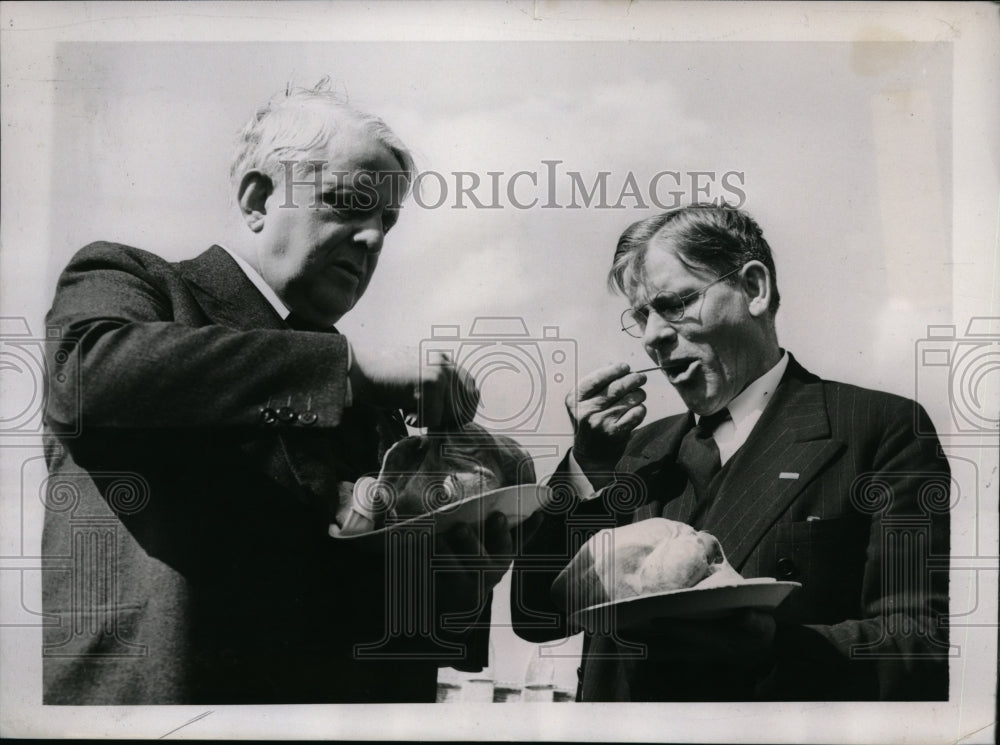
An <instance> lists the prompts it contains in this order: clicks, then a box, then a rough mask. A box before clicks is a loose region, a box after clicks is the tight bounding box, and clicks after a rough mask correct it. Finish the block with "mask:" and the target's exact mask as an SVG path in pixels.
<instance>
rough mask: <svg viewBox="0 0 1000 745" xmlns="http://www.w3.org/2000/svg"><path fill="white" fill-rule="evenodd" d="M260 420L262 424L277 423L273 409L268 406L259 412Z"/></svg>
mask: <svg viewBox="0 0 1000 745" xmlns="http://www.w3.org/2000/svg"><path fill="white" fill-rule="evenodd" d="M260 420H261V421H262V422H264V424H274V423H275V422H276V421H278V417H277V415H276V414H275V413H274V409H272V408H271V407H270V406H265V407H264V408H263V409H261V410H260Z"/></svg>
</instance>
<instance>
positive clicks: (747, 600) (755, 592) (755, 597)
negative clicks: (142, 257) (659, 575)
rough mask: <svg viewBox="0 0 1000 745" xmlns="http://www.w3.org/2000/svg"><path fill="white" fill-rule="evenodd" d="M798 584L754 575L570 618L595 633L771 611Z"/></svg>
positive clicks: (593, 609)
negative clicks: (735, 581)
mask: <svg viewBox="0 0 1000 745" xmlns="http://www.w3.org/2000/svg"><path fill="white" fill-rule="evenodd" d="M801 586H802V585H800V584H799V583H798V582H780V581H778V580H776V579H773V578H771V577H757V578H753V579H744V580H740V581H739V582H738V583H736V584H730V585H708V586H706V587H691V588H687V589H683V590H667V591H666V592H659V593H653V594H649V595H638V596H636V597H631V598H625V599H624V600H617V601H612V602H608V603H600V604H598V605H593V606H590V607H588V608H584V609H583V610H580V611H577V612H576V613H574V614H573V615H572V616H571V617H570V621H571V622H572V623H573V624H574V625H575V626H576V627H577V628H579V629H583V630H585V631H588V632H590V633H595V632H600V631H604V632H609V631H612V630H613V629H616V628H617V629H634V628H642V627H644V626H652V625H655V623H656V622H657V621H660V620H667V619H678V620H680V619H692V618H697V619H710V618H720V617H722V616H726V615H729V614H730V613H733V612H735V611H739V610H743V609H754V610H763V611H772V610H774V609H775V608H777V607H778V606H779V605H781V603H782V602H784V600H785V598H787V597H788V596H789V595H790V594H791V593H792V592H793V591H795V590H796V589H798V588H799V587H801Z"/></svg>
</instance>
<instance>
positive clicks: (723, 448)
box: [566, 350, 788, 499]
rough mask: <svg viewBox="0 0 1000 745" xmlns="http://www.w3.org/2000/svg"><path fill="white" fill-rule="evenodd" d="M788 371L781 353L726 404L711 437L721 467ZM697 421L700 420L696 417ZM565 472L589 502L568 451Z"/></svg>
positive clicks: (589, 489)
mask: <svg viewBox="0 0 1000 745" xmlns="http://www.w3.org/2000/svg"><path fill="white" fill-rule="evenodd" d="M787 367H788V352H785V351H784V350H782V354H781V359H780V360H778V364H776V365H775V366H774V367H772V368H771V369H770V370H768V371H767V372H766V373H764V374H763V375H761V376H760V377H759V378H757V379H756V380H755V381H753V382H752V383H751V384H750V385H748V386H747V387H746V388H744V389H743V391H742V392H740V394H739V395H738V396H736V398H734V399H733V400H732V401H730V402H729V404H728V405H727V407H726V408H728V409H729V418H728V419H726V420H725V421H724V422H722V423H721V424H720V425H719V426H718V427H716V429H715V431H714V432H713V433H712V438H713V439H714V440H715V444H716V445H718V447H719V460H720V461H721V464H722V465H726V461H728V460H729V459H730V458H732V457H733V455H734V454H735V453H736V451H737V450H739V449H740V448H741V447H742V446H743V443H745V442H746V441H747V438H748V437H749V436H750V432H751V431H752V430H753V428H754V425H755V424H757V420H758V419H760V415H761V414H763V413H764V409H765V408H766V407H767V404H768V402H769V401H770V400H771V395H772V394H773V393H774V391H775V389H776V388H777V387H778V383H780V382H781V377H782V376H783V375H784V374H785V368H787ZM698 421H701V417H698ZM567 465H568V466H569V472H568V473H567V474H566V475H567V476H568V478H569V481H570V483H571V484H572V485H573V488H574V489H575V490H576V493H577V494H579V495H580V497H581V498H582V499H590V498H592V497H593V496H594V487H593V485H592V484H591V483H590V480H589V479H588V478H587V476H586V474H584V472H583V469H582V468H580V464H579V463H577V462H576V458H575V457H574V455H573V451H572V450H570V452H569V458H567Z"/></svg>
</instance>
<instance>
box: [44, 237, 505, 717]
mask: <svg viewBox="0 0 1000 745" xmlns="http://www.w3.org/2000/svg"><path fill="white" fill-rule="evenodd" d="M48 323H49V325H50V326H54V327H57V328H58V329H59V330H60V331H61V334H62V340H61V341H60V343H59V344H58V345H53V350H52V351H53V352H54V354H53V355H52V359H51V360H50V373H51V377H50V380H49V399H48V402H47V408H46V423H47V429H48V431H47V436H46V447H47V458H48V461H49V470H50V478H49V481H48V490H47V494H46V506H47V510H46V517H45V528H44V535H43V552H44V557H45V558H44V562H45V572H44V574H43V607H44V611H45V613H46V614H47V622H46V623H47V625H46V627H45V640H44V641H45V643H44V649H43V661H44V664H43V677H44V703H46V704H103V705H121V704H191V703H210V704H249V703H332V702H341V701H361V702H392V701H433V700H434V697H435V693H436V675H437V664H438V662H437V659H436V656H438V657H440V658H444V659H446V660H447V661H448V664H460V663H461V661H462V659H461V655H460V654H459V655H458V656H455V655H456V653H457V652H461V651H462V650H465V651H467V652H469V654H470V655H472V654H473V653H475V652H476V651H477V650H478V651H481V650H482V649H484V648H485V639H484V638H482V637H483V634H478V632H477V634H478V636H477V642H478V645H477V646H465V644H466V642H467V641H468V639H466V638H462V639H460V640H459V639H454V638H444V637H443V636H440V637H438V636H435V637H434V638H430V635H428V634H425V635H424V636H423V637H422V638H412V637H411V638H409V639H401V638H399V635H395V636H393V637H392V638H389V637H388V634H389V631H390V630H389V629H387V624H388V623H389V616H388V615H387V608H386V602H387V599H386V593H387V588H388V586H389V582H388V581H387V579H386V578H387V566H386V557H384V556H382V555H381V554H379V553H378V552H376V554H375V555H371V554H368V553H358V549H356V548H353V547H344V546H342V545H338V544H337V543H336V542H335V541H334V540H333V539H331V538H330V537H329V535H328V534H327V529H328V525H329V523H330V522H331V517H332V515H333V514H334V513H335V511H336V503H337V501H338V499H337V495H338V487H339V485H340V484H341V483H342V482H350V481H354V480H356V478H357V477H358V476H359V475H361V474H364V473H371V472H377V471H378V468H379V463H380V450H382V449H384V447H386V446H387V445H388V444H391V442H392V440H393V439H394V438H398V437H399V436H400V435H402V434H405V429H404V430H403V431H402V432H400V431H399V430H393V428H392V427H391V426H389V425H388V423H387V422H386V421H385V419H386V417H384V416H383V415H381V414H380V413H379V412H376V411H375V410H373V409H369V408H365V407H361V406H352V407H350V408H345V407H344V389H345V380H346V374H347V342H346V341H345V339H344V338H343V337H342V336H340V335H338V334H327V333H311V332H293V331H291V330H290V329H289V328H288V326H287V325H286V324H285V323H284V321H282V320H281V318H280V317H279V316H278V315H277V314H276V313H275V312H274V310H273V308H272V307H271V306H270V305H269V304H268V303H267V301H266V300H265V299H264V298H263V297H262V296H261V295H260V293H259V292H258V291H257V289H256V288H254V286H253V285H252V284H251V283H250V281H249V280H248V279H247V277H246V276H245V275H244V274H243V272H242V271H241V270H240V269H239V267H238V266H237V265H236V263H235V262H234V261H233V259H232V258H231V257H230V256H229V255H228V254H227V253H226V252H225V251H224V250H223V249H221V248H219V247H213V248H211V249H209V250H208V251H206V252H204V253H203V254H201V255H200V256H198V257H196V258H194V259H192V260H190V261H183V262H179V263H176V264H174V263H169V262H167V261H164V260H163V259H161V258H160V257H158V256H155V255H153V254H150V253H147V252H144V251H140V250H138V249H135V248H131V247H128V246H122V245H118V244H112V243H96V244H91V245H90V246H87V247H86V248H84V249H82V250H81V251H80V252H79V253H77V255H76V256H74V257H73V259H72V260H71V261H70V263H69V265H68V266H67V267H66V269H65V271H64V272H63V274H62V276H61V277H60V279H59V283H58V286H57V289H56V296H55V300H54V301H53V305H52V309H51V310H50V312H49V315H48ZM74 380H75V381H79V386H78V387H75V388H74V387H73V386H70V385H68V384H65V383H63V382H61V381H74ZM67 432H72V433H75V434H74V436H71V437H70V436H65V434H63V435H62V436H60V433H67ZM331 501H332V502H333V504H331ZM393 570H394V571H395V572H397V575H398V576H394V580H395V582H396V584H397V585H399V586H405V585H406V584H407V583H408V582H410V583H411V584H413V582H411V580H413V581H414V582H415V580H416V579H418V578H417V577H413V578H408V575H407V574H406V573H407V572H408V571H410V568H408V567H407V566H405V565H404V566H402V567H400V566H396V565H393ZM413 570H414V571H419V567H414V568H413ZM394 586H396V585H394ZM413 586H417V585H416V584H413ZM487 607H488V606H487ZM487 613H488V611H487ZM485 618H486V619H488V615H486V616H485ZM487 625H488V623H487ZM386 639H388V643H386V644H382V641H383V640H386ZM438 641H443V642H444V643H443V644H440V645H439V644H438V643H437V642H438ZM356 644H368V645H371V650H370V651H372V652H375V653H376V654H374V655H372V656H370V657H369V658H367V659H365V660H362V659H360V658H359V656H358V655H357V654H356V653H355V645H356ZM396 653H399V654H403V655H405V656H404V657H399V656H397V657H392V656H391V655H392V654H396ZM387 655H390V656H389V657H388V658H387V657H386V656H387ZM476 662H477V660H474V661H473V662H472V663H471V664H472V665H473V666H475V664H476Z"/></svg>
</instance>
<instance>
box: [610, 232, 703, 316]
mask: <svg viewBox="0 0 1000 745" xmlns="http://www.w3.org/2000/svg"><path fill="white" fill-rule="evenodd" d="M669 228H670V226H669V225H667V226H664V228H662V229H661V230H660V231H658V232H657V233H656V234H655V235H653V236H652V237H651V238H650V239H649V240H648V241H646V243H645V245H644V246H643V247H642V248H641V249H640V250H637V251H636V253H635V255H634V257H633V260H632V265H631V267H630V270H629V272H628V273H627V274H626V281H627V283H628V284H627V288H628V289H627V292H626V295H627V296H628V298H629V302H631V303H632V305H633V306H634V307H638V306H639V305H644V304H646V303H648V302H649V301H650V300H651V299H652V298H654V297H655V296H656V295H657V294H659V293H661V292H664V291H673V292H678V293H683V292H685V291H687V290H689V289H690V287H689V285H691V284H700V283H701V282H702V281H709V280H711V279H712V275H711V272H709V271H707V270H705V269H704V268H701V267H698V266H696V265H695V264H694V263H692V261H691V260H690V259H689V258H688V257H687V255H686V252H685V251H684V243H683V240H682V238H681V237H680V236H678V235H676V233H675V232H674V231H671V230H670V229H669Z"/></svg>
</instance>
